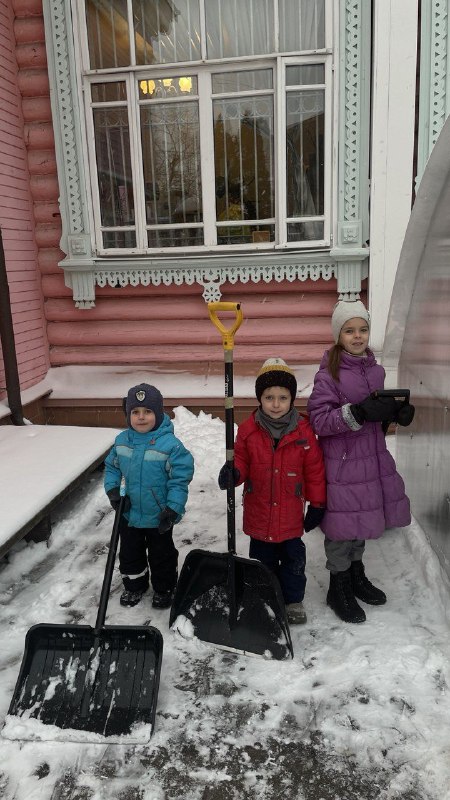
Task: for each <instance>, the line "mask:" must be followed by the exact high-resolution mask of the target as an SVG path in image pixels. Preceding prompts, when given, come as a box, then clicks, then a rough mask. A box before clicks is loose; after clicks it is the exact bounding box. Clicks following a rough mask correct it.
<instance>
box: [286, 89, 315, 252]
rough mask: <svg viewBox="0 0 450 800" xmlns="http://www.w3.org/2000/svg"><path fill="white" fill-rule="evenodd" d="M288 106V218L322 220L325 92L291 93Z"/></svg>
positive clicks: (288, 96)
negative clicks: (320, 218)
mask: <svg viewBox="0 0 450 800" xmlns="http://www.w3.org/2000/svg"><path fill="white" fill-rule="evenodd" d="M286 106H287V108H286V165H287V175H286V184H287V216H288V217H303V216H308V217H309V216H320V215H322V214H323V187H324V163H323V159H324V92H323V91H294V92H289V93H288V94H287V98H286ZM305 224H306V223H305ZM300 238H311V237H307V236H302V237H300ZM313 238H315V237H313ZM318 238H321V237H318Z"/></svg>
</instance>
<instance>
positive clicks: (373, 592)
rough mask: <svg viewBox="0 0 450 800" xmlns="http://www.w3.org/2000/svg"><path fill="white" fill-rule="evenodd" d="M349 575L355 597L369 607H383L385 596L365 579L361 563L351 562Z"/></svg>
mask: <svg viewBox="0 0 450 800" xmlns="http://www.w3.org/2000/svg"><path fill="white" fill-rule="evenodd" d="M350 575H351V579H352V589H353V594H354V595H355V597H357V598H358V599H359V600H362V601H363V603H369V605H371V606H382V605H384V603H385V602H386V595H385V593H384V592H382V591H381V589H377V587H376V586H374V585H373V583H371V582H370V581H369V579H368V578H366V575H365V572H364V564H363V563H362V561H352V563H351V564H350Z"/></svg>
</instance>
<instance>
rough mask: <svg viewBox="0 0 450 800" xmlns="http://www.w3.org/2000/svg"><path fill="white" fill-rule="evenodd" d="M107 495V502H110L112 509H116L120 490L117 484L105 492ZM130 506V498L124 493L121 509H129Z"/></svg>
mask: <svg viewBox="0 0 450 800" xmlns="http://www.w3.org/2000/svg"><path fill="white" fill-rule="evenodd" d="M106 494H107V495H108V499H109V502H110V503H111V505H112V507H113V509H114V511H117V509H118V508H119V503H120V490H119V487H118V486H114V489H110V490H109V492H106ZM130 507H131V503H130V498H129V497H128V495H125V502H124V504H123V510H124V511H129V509H130Z"/></svg>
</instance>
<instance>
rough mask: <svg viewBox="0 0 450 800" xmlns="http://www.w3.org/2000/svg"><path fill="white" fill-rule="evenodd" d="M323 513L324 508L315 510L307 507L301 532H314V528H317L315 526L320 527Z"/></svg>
mask: <svg viewBox="0 0 450 800" xmlns="http://www.w3.org/2000/svg"><path fill="white" fill-rule="evenodd" d="M325 511H326V508H315V507H314V506H309V508H308V511H307V512H306V514H305V519H304V522H303V530H304V531H305V533H308V531H312V530H314V528H317V526H318V525H320V523H321V522H322V520H323V516H324V514H325Z"/></svg>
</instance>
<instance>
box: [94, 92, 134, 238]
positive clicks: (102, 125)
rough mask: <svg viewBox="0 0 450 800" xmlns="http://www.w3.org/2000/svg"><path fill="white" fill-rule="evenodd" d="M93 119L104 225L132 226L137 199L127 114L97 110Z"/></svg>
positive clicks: (115, 110)
mask: <svg viewBox="0 0 450 800" xmlns="http://www.w3.org/2000/svg"><path fill="white" fill-rule="evenodd" d="M93 116H94V131H95V152H96V158H97V175H98V190H99V196H100V214H101V223H102V225H104V226H105V227H119V226H122V225H130V223H134V198H133V182H132V174H131V166H130V164H131V162H130V137H129V127H128V117H127V110H126V109H125V108H94V110H93ZM123 246H124V245H123Z"/></svg>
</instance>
